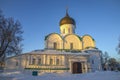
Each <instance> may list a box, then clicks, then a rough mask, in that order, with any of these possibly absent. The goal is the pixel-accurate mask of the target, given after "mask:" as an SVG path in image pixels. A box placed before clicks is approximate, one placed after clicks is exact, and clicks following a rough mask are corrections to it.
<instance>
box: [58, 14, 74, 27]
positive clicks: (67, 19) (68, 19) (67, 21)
mask: <svg viewBox="0 0 120 80" xmlns="http://www.w3.org/2000/svg"><path fill="white" fill-rule="evenodd" d="M63 24H73V25H75V20H74V19H73V18H71V17H70V16H69V15H68V13H67V12H66V16H65V17H63V18H62V19H61V20H60V23H59V25H60V26H61V25H63Z"/></svg>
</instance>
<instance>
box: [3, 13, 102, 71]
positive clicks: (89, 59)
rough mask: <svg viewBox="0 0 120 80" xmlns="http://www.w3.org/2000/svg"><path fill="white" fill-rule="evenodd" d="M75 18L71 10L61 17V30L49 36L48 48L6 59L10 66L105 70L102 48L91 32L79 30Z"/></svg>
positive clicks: (46, 44)
mask: <svg viewBox="0 0 120 80" xmlns="http://www.w3.org/2000/svg"><path fill="white" fill-rule="evenodd" d="M75 27H76V25H75V21H74V19H72V18H71V17H70V16H69V15H68V13H66V16H65V17H64V18H62V19H61V20H60V32H61V33H60V34H58V33H51V34H49V35H47V36H46V37H45V49H44V50H37V51H32V52H29V53H26V54H21V55H17V56H14V57H10V58H7V59H6V65H5V69H6V70H21V71H22V70H38V71H39V72H58V73H59V72H70V73H86V72H91V71H92V72H94V71H96V70H101V51H100V50H98V49H97V48H96V47H95V41H94V39H93V38H92V37H91V36H90V35H84V36H82V37H81V36H78V35H76V34H75Z"/></svg>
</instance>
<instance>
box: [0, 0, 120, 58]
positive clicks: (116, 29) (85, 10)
mask: <svg viewBox="0 0 120 80" xmlns="http://www.w3.org/2000/svg"><path fill="white" fill-rule="evenodd" d="M66 7H68V8H69V10H68V12H69V15H70V16H71V17H72V18H74V19H75V21H76V34H78V35H80V36H83V35H85V34H89V35H91V36H92V37H93V38H94V39H95V41H96V47H97V48H99V49H100V50H102V51H103V52H105V51H107V52H108V53H109V55H110V56H111V57H116V58H118V57H120V55H119V56H118V55H117V52H116V50H115V48H116V47H117V44H118V38H119V36H120V0H0V8H1V9H2V10H3V14H4V15H5V17H13V18H14V19H15V20H17V19H18V20H19V21H20V22H21V24H22V27H23V31H24V33H23V38H24V41H23V42H22V43H23V44H24V46H23V52H29V51H32V50H36V49H43V48H44V37H45V36H46V35H48V34H50V33H53V32H57V33H60V31H59V21H60V19H61V18H63V17H64V16H65V12H66Z"/></svg>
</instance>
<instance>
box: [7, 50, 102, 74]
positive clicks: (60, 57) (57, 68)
mask: <svg viewBox="0 0 120 80" xmlns="http://www.w3.org/2000/svg"><path fill="white" fill-rule="evenodd" d="M88 51H89V53H88V52H86V51H85V52H84V51H83V52H66V51H57V50H44V51H33V52H30V53H26V54H22V55H18V56H14V57H11V58H8V59H7V60H6V70H38V71H39V72H58V73H60V72H70V73H86V72H91V71H96V70H101V60H100V58H101V57H100V55H101V51H99V50H96V49H94V50H88ZM74 63H76V66H77V65H78V64H77V63H80V64H81V65H80V69H75V70H74V68H75V66H74ZM73 70H74V71H73ZM76 70H80V71H78V72H77V71H76Z"/></svg>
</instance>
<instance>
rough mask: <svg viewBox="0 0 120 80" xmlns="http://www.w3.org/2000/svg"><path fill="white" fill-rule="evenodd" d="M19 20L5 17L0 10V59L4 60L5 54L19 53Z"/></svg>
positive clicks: (20, 32)
mask: <svg viewBox="0 0 120 80" xmlns="http://www.w3.org/2000/svg"><path fill="white" fill-rule="evenodd" d="M21 29H22V27H21V24H20V22H19V21H14V19H13V18H5V17H4V16H3V14H2V11H0V61H4V59H5V57H6V56H7V55H13V54H14V55H16V54H19V53H21V51H22V47H21V45H22V44H21V41H22V40H23V39H22V33H23V31H22V30H21Z"/></svg>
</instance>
